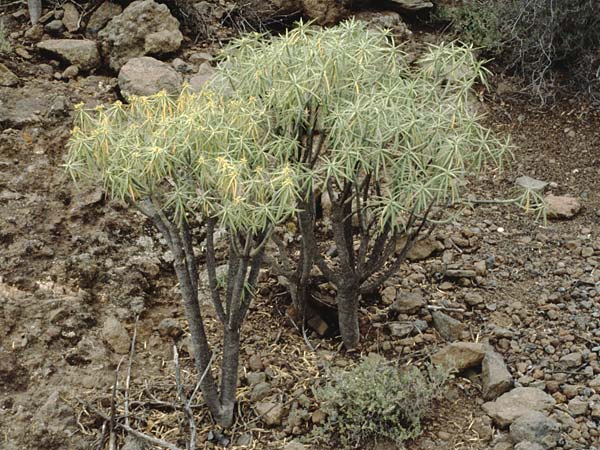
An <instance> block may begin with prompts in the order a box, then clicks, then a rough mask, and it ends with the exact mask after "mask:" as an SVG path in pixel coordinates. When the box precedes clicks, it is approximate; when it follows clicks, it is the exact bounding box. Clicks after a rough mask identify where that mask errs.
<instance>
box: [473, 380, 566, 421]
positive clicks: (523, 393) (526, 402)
mask: <svg viewBox="0 0 600 450" xmlns="http://www.w3.org/2000/svg"><path fill="white" fill-rule="evenodd" d="M555 404H556V401H555V400H554V398H552V397H551V396H550V395H548V394H546V393H545V392H544V391H542V390H541V389H537V388H533V387H519V388H516V389H513V390H512V391H510V392H507V393H506V394H503V395H501V396H500V397H498V399H497V400H496V401H494V402H487V403H484V404H483V406H482V408H483V410H484V411H485V412H486V414H487V415H488V416H490V417H491V418H492V420H493V421H494V423H495V424H496V425H497V426H498V427H500V428H505V427H507V426H509V425H510V424H511V423H513V422H514V421H515V420H516V419H518V418H519V417H521V416H523V415H524V414H527V413H529V412H530V411H540V412H541V411H544V412H547V411H550V410H551V409H552V408H553V407H554V405H555Z"/></svg>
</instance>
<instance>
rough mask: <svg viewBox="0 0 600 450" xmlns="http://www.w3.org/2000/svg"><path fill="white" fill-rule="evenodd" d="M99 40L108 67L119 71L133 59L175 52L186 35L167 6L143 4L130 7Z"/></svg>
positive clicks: (144, 0)
mask: <svg viewBox="0 0 600 450" xmlns="http://www.w3.org/2000/svg"><path fill="white" fill-rule="evenodd" d="M98 38H99V39H100V48H101V50H102V55H103V56H104V57H105V58H106V60H107V61H108V64H109V66H110V67H111V68H112V69H113V70H119V69H120V68H121V67H123V66H124V65H125V63H127V61H129V60H130V59H132V58H136V57H139V56H146V55H163V54H165V53H171V52H174V51H176V50H177V49H179V47H180V46H181V41H182V40H183V35H182V34H181V31H179V21H178V20H177V19H176V18H175V17H173V16H172V15H171V13H170V11H169V8H167V6H166V5H164V4H158V3H156V2H155V1H154V0H142V1H135V2H133V3H131V4H130V5H129V6H128V7H127V8H125V10H124V11H123V12H122V13H121V14H119V15H118V16H116V17H114V18H113V19H112V20H111V21H110V22H109V23H108V25H106V27H105V28H104V29H103V30H102V31H100V33H98Z"/></svg>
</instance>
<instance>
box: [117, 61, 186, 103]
mask: <svg viewBox="0 0 600 450" xmlns="http://www.w3.org/2000/svg"><path fill="white" fill-rule="evenodd" d="M182 81H183V80H182V78H181V75H180V74H179V73H177V71H175V69H173V68H172V67H171V66H170V65H168V64H166V63H164V62H162V61H159V60H157V59H155V58H152V57H150V56H142V57H140V58H132V59H130V60H129V61H128V62H127V63H126V64H125V65H124V66H123V67H122V68H121V71H120V72H119V88H120V89H121V93H122V94H123V96H125V97H129V96H131V95H152V94H156V93H157V92H160V91H162V90H165V91H167V93H169V94H177V93H178V92H179V91H181V84H182Z"/></svg>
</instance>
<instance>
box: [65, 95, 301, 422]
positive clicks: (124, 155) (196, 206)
mask: <svg viewBox="0 0 600 450" xmlns="http://www.w3.org/2000/svg"><path fill="white" fill-rule="evenodd" d="M129 102H130V103H129V104H128V105H123V104H121V103H115V104H113V105H112V106H109V107H107V108H98V109H97V110H95V111H89V112H87V111H84V110H83V109H81V108H80V109H79V111H78V116H77V119H76V126H75V128H74V129H73V132H72V136H71V139H70V141H69V155H68V158H67V162H66V166H67V168H68V170H69V171H70V173H71V174H72V175H73V177H74V179H75V180H88V181H92V182H97V183H102V185H103V186H104V190H105V191H106V192H107V194H109V195H110V196H111V197H113V198H116V199H119V200H123V201H125V202H127V203H129V204H130V205H132V206H134V207H136V208H137V209H138V210H139V211H141V212H142V213H143V214H144V215H146V216H147V217H148V218H149V219H150V220H151V221H152V223H153V224H154V225H155V226H156V228H157V229H158V230H159V231H160V233H161V234H162V236H163V237H164V239H165V241H166V243H167V245H168V247H169V249H170V250H171V252H172V253H173V256H174V263H173V264H174V268H175V272H176V275H177V278H178V281H179V288H180V291H181V298H182V303H183V306H184V309H185V316H186V318H187V321H188V323H189V329H190V334H191V341H192V351H193V356H194V360H195V364H196V368H197V371H198V376H199V377H200V376H201V374H204V377H203V378H201V380H202V382H201V385H200V387H201V391H202V393H203V396H204V400H205V401H206V403H207V405H208V407H209V409H210V411H211V412H212V414H213V417H214V418H215V420H216V421H217V422H218V423H219V424H220V425H222V426H224V427H228V426H230V425H231V424H232V422H233V414H234V403H235V392H236V387H237V379H238V356H239V347H240V329H241V326H242V323H243V321H244V318H245V317H246V314H247V312H248V308H249V305H250V302H251V300H252V297H253V296H254V294H255V288H256V283H257V278H258V274H259V270H260V265H261V261H262V258H263V254H264V249H265V243H266V241H267V240H268V239H269V235H270V233H271V232H272V229H273V226H274V225H275V224H277V223H279V222H281V221H282V220H283V219H285V218H286V217H288V216H289V215H290V214H291V213H293V211H294V202H293V199H294V198H295V197H296V185H297V179H296V176H295V174H294V171H293V170H292V168H290V167H289V166H286V165H279V164H278V165H276V164H274V163H273V158H272V156H271V155H272V154H273V153H277V148H279V147H285V148H286V149H288V148H291V147H293V146H294V145H295V143H294V142H288V141H287V140H286V139H285V138H283V137H282V138H281V139H278V138H273V136H270V135H269V133H268V121H267V120H266V117H265V114H264V110H263V108H262V107H261V106H260V105H258V104H257V103H256V102H253V101H252V100H246V101H244V102H239V101H236V100H231V99H226V98H224V97H223V96H219V95H217V94H215V93H214V92H211V91H210V90H206V91H203V92H201V93H200V94H192V93H189V92H184V93H183V94H181V96H179V97H178V98H176V99H174V98H170V97H168V96H167V95H166V94H164V93H160V94H157V95H155V96H152V97H134V98H131V99H129ZM216 227H221V228H224V229H225V230H226V232H227V233H226V236H227V240H228V247H229V252H228V256H227V258H228V260H227V263H228V269H227V279H226V285H225V287H224V288H223V289H221V288H220V285H219V283H218V280H217V274H216V266H217V261H216V255H215V228H216ZM203 235H205V245H204V248H205V251H204V255H203V256H204V259H205V261H206V269H207V272H208V283H209V291H210V293H211V298H212V303H213V304H214V308H215V310H216V315H217V317H218V319H219V321H220V323H221V326H222V331H223V345H222V354H221V357H222V358H221V380H220V387H219V386H218V384H217V381H216V380H215V378H214V376H213V373H212V371H211V368H210V364H211V355H212V350H211V348H212V346H211V344H210V343H209V339H208V337H207V335H206V332H205V326H204V318H203V312H202V307H201V304H200V302H199V298H198V262H197V258H198V255H196V254H195V253H194V247H193V245H192V240H193V239H194V238H195V237H198V236H203Z"/></svg>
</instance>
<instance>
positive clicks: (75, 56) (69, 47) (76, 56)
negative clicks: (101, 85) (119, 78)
mask: <svg viewBox="0 0 600 450" xmlns="http://www.w3.org/2000/svg"><path fill="white" fill-rule="evenodd" d="M37 48H39V49H40V50H43V51H46V52H49V53H52V54H53V55H56V56H58V57H59V58H60V59H62V60H63V61H66V62H68V63H69V64H72V65H75V66H77V67H79V68H80V69H83V70H89V69H93V68H94V67H97V66H98V65H99V64H100V54H99V53H98V47H97V46H96V43H95V42H94V41H90V40H87V39H48V40H46V41H42V42H39V43H38V44H37Z"/></svg>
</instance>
